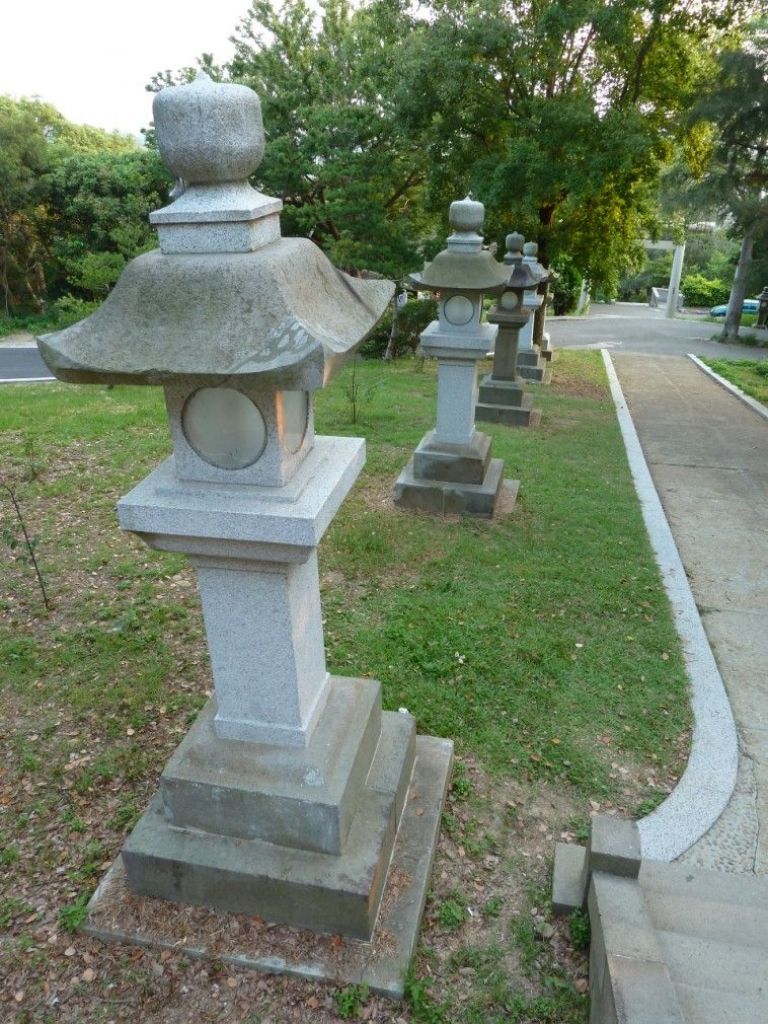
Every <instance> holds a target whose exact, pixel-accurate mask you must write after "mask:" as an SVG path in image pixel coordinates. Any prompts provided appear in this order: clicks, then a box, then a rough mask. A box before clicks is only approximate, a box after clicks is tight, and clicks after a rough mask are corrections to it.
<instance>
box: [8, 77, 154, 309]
mask: <svg viewBox="0 0 768 1024" xmlns="http://www.w3.org/2000/svg"><path fill="white" fill-rule="evenodd" d="M168 181H169V177H168V174H167V172H166V171H165V170H164V169H163V167H162V164H161V163H160V160H159V158H158V156H157V154H155V153H153V152H150V151H148V150H142V149H139V147H138V146H137V144H136V142H135V141H134V140H133V139H131V138H130V137H128V136H124V135H120V134H117V133H110V132H104V131H101V130H100V129H98V128H92V127H90V126H89V125H77V124H73V123H71V122H69V121H67V120H66V118H64V117H63V116H62V115H61V114H60V113H59V111H58V110H56V109H55V107H53V106H51V105H50V104H47V103H43V102H41V101H40V100H36V99H20V100H14V99H11V98H10V97H8V96H0V299H1V300H2V304H3V309H4V311H5V313H6V315H7V314H8V313H10V312H23V311H25V310H29V309H32V310H35V311H38V312H39V311H41V310H42V309H43V306H44V305H45V302H46V300H48V299H51V298H56V297H57V296H59V295H62V294H65V293H67V292H74V293H75V294H76V295H79V296H81V297H83V298H103V296H104V295H105V294H106V291H107V290H108V288H109V287H110V286H111V285H112V284H113V283H114V281H115V280H116V279H117V276H118V275H119V273H120V270H121V269H122V266H123V264H124V263H125V260H126V259H130V258H131V257H132V256H134V255H136V254H137V253H138V252H141V251H142V250H143V249H146V248H148V247H151V246H152V245H154V244H155V243H154V240H153V233H152V232H151V231H150V228H149V225H148V223H147V214H148V213H149V210H151V209H153V208H154V207H157V206H160V205H162V203H163V202H164V201H165V199H166V197H167V187H168Z"/></svg>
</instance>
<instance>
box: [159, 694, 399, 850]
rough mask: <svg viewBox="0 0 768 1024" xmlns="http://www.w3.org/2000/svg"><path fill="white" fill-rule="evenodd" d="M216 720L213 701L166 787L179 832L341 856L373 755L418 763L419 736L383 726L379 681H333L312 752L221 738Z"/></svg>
mask: <svg viewBox="0 0 768 1024" xmlns="http://www.w3.org/2000/svg"><path fill="white" fill-rule="evenodd" d="M216 711H217V703H216V698H215V697H212V698H211V699H210V700H209V701H208V703H207V704H206V706H205V707H204V708H203V709H202V711H201V712H200V714H199V715H198V716H197V720H196V721H195V723H194V724H193V725H192V727H191V729H190V730H189V732H188V733H187V735H186V736H185V737H184V739H183V740H182V741H181V743H180V744H179V746H178V747H177V748H176V750H175V751H174V752H173V754H172V755H171V757H170V759H169V761H168V763H167V764H166V766H165V768H164V769H163V774H162V775H161V777H160V793H161V796H162V800H163V806H164V810H165V816H166V818H167V820H168V823H169V824H171V825H173V826H175V827H176V828H186V829H198V830H200V831H203V832H213V833H215V834H217V835H223V836H232V837H233V838H239V839H264V840H266V841H267V842H269V843H273V844H275V845H276V846H293V847H297V848H299V849H304V850H316V851H317V852H318V853H331V854H340V853H341V852H342V851H343V849H344V844H345V842H346V839H347V836H348V834H349V829H350V827H351V824H352V821H353V820H354V816H355V812H356V810H357V806H358V802H359V800H360V798H361V796H362V794H363V792H364V790H365V785H366V779H367V778H368V775H369V772H370V769H371V765H372V763H373V759H374V755H375V754H376V751H377V748H379V747H380V748H381V749H382V750H389V751H390V757H391V758H397V757H399V759H400V760H401V761H402V760H404V759H405V758H406V756H407V757H409V758H410V760H411V761H412V760H413V753H412V750H411V749H410V748H411V747H412V745H413V735H414V731H413V729H410V730H409V729H404V728H402V724H403V723H402V719H403V716H402V715H401V716H400V717H399V720H398V719H397V718H395V719H393V718H392V717H391V716H388V717H387V718H386V719H385V720H384V721H383V722H382V714H381V684H380V683H378V682H376V681H375V680H374V679H349V678H345V677H340V676H331V677H330V678H329V681H328V696H327V699H326V701H325V706H324V707H323V710H322V712H321V714H320V716H319V718H318V721H317V725H316V727H315V729H314V730H313V731H312V735H311V737H310V740H309V743H308V744H307V746H306V747H293V746H275V745H272V744H268V743H253V742H243V741H242V740H232V739H227V738H224V737H222V736H220V735H219V734H218V732H217V731H216V727H215V717H216ZM382 728H383V732H382Z"/></svg>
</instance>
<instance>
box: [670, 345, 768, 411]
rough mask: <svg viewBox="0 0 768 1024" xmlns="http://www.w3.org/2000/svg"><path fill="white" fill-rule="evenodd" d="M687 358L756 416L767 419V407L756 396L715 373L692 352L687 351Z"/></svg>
mask: <svg viewBox="0 0 768 1024" xmlns="http://www.w3.org/2000/svg"><path fill="white" fill-rule="evenodd" d="M688 358H689V359H690V360H691V362H692V363H695V364H696V365H697V366H698V368H699V369H700V370H702V371H703V372H704V373H706V375H707V376H708V377H711V378H712V380H714V381H717V383H718V384H719V385H720V387H722V388H725V390H726V391H730V393H731V394H732V395H735V396H736V397H737V398H738V399H740V400H741V401H742V402H743V403H744V404H745V405H748V406H749V408H750V409H751V410H752V411H753V412H756V413H757V414H758V416H762V417H763V419H766V420H768V409H766V407H765V406H764V405H763V404H762V402H758V401H757V399H756V398H752V396H751V395H747V394H745V392H743V391H742V390H741V388H739V387H737V386H736V385H735V384H731V382H730V381H729V380H726V379H725V377H721V376H720V374H719V373H715V371H714V370H713V369H711V368H710V367H709V366H707V364H706V363H703V362H702V361H701V359H699V357H698V356H695V355H694V354H693V352H689V353H688Z"/></svg>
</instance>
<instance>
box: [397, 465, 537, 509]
mask: <svg viewBox="0 0 768 1024" xmlns="http://www.w3.org/2000/svg"><path fill="white" fill-rule="evenodd" d="M502 486H503V487H504V489H505V491H506V492H507V493H508V494H509V495H510V496H511V501H510V502H509V503H508V506H507V507H508V508H511V506H512V505H514V501H515V498H516V497H517V490H518V487H519V481H517V480H504V462H503V460H502V459H491V460H490V462H489V464H488V470H487V472H486V474H485V479H484V480H483V482H482V483H481V484H467V483H463V482H461V481H451V480H425V479H423V478H421V477H417V476H416V475H415V473H414V466H413V459H411V461H410V462H409V463H408V465H407V466H406V467H405V469H404V470H403V471H402V473H401V474H400V476H399V477H398V478H397V481H396V483H395V494H394V497H395V504H396V505H399V506H400V507H401V508H412V509H422V510H423V511H425V512H436V513H438V514H440V515H450V514H455V515H467V516H478V517H480V518H485V519H490V518H491V516H492V515H493V513H494V512H495V510H496V505H497V503H498V500H499V495H500V493H501V490H502Z"/></svg>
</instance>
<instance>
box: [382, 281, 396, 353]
mask: <svg viewBox="0 0 768 1024" xmlns="http://www.w3.org/2000/svg"><path fill="white" fill-rule="evenodd" d="M397 309H398V306H397V288H395V294H394V295H393V296H392V326H391V328H390V330H389V338H388V339H387V349H386V351H385V353H384V361H385V362H387V363H388V362H389V361H390V360H391V359H394V358H395V338H396V336H397Z"/></svg>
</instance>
